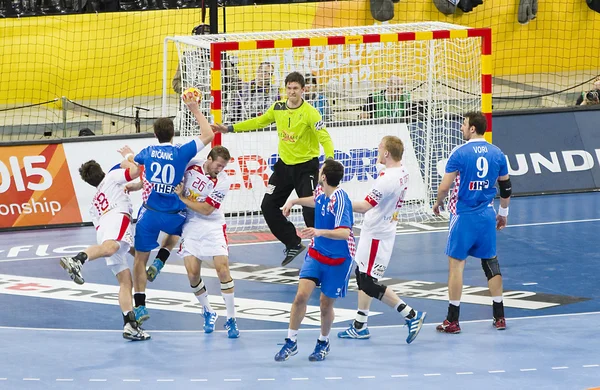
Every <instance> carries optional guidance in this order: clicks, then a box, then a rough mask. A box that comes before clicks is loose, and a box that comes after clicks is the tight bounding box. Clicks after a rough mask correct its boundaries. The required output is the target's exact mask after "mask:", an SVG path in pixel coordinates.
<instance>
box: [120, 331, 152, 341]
mask: <svg viewBox="0 0 600 390" xmlns="http://www.w3.org/2000/svg"><path fill="white" fill-rule="evenodd" d="M123 338H124V339H126V340H130V341H146V340H150V339H151V338H152V337H151V336H150V335H148V337H144V338H139V337H135V336H132V335H130V334H128V333H123Z"/></svg>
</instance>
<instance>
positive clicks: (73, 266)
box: [60, 240, 120, 284]
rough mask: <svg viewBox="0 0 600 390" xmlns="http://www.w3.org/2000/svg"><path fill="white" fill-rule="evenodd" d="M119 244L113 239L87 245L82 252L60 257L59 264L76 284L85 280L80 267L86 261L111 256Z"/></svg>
mask: <svg viewBox="0 0 600 390" xmlns="http://www.w3.org/2000/svg"><path fill="white" fill-rule="evenodd" d="M119 248H120V245H119V244H118V243H117V241H115V240H106V241H104V242H103V243H102V244H100V245H92V246H89V247H87V248H86V249H85V250H84V251H83V252H79V253H78V254H76V255H75V256H73V257H61V258H60V266H61V267H63V268H64V269H65V271H67V272H68V273H69V276H70V277H71V279H73V281H74V282H75V283H77V284H83V283H84V282H85V281H84V279H83V276H82V274H81V268H82V267H83V264H84V263H85V262H86V261H92V260H96V259H98V258H100V257H111V256H112V255H114V254H115V253H117V251H118V250H119Z"/></svg>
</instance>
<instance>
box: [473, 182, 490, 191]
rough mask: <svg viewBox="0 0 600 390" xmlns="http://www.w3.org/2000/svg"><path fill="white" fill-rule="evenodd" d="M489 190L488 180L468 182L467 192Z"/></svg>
mask: <svg viewBox="0 0 600 390" xmlns="http://www.w3.org/2000/svg"><path fill="white" fill-rule="evenodd" d="M488 188H490V181H489V180H475V181H470V182H469V191H482V190H486V189H488Z"/></svg>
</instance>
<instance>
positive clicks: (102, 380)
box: [90, 379, 106, 382]
mask: <svg viewBox="0 0 600 390" xmlns="http://www.w3.org/2000/svg"><path fill="white" fill-rule="evenodd" d="M90 382H106V379H90Z"/></svg>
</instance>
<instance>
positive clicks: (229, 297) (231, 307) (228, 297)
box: [221, 292, 235, 319]
mask: <svg viewBox="0 0 600 390" xmlns="http://www.w3.org/2000/svg"><path fill="white" fill-rule="evenodd" d="M233 294H234V293H230V294H225V293H223V292H222V293H221V295H222V296H223V300H224V301H225V308H226V309H227V319H230V318H235V303H234V302H233Z"/></svg>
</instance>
